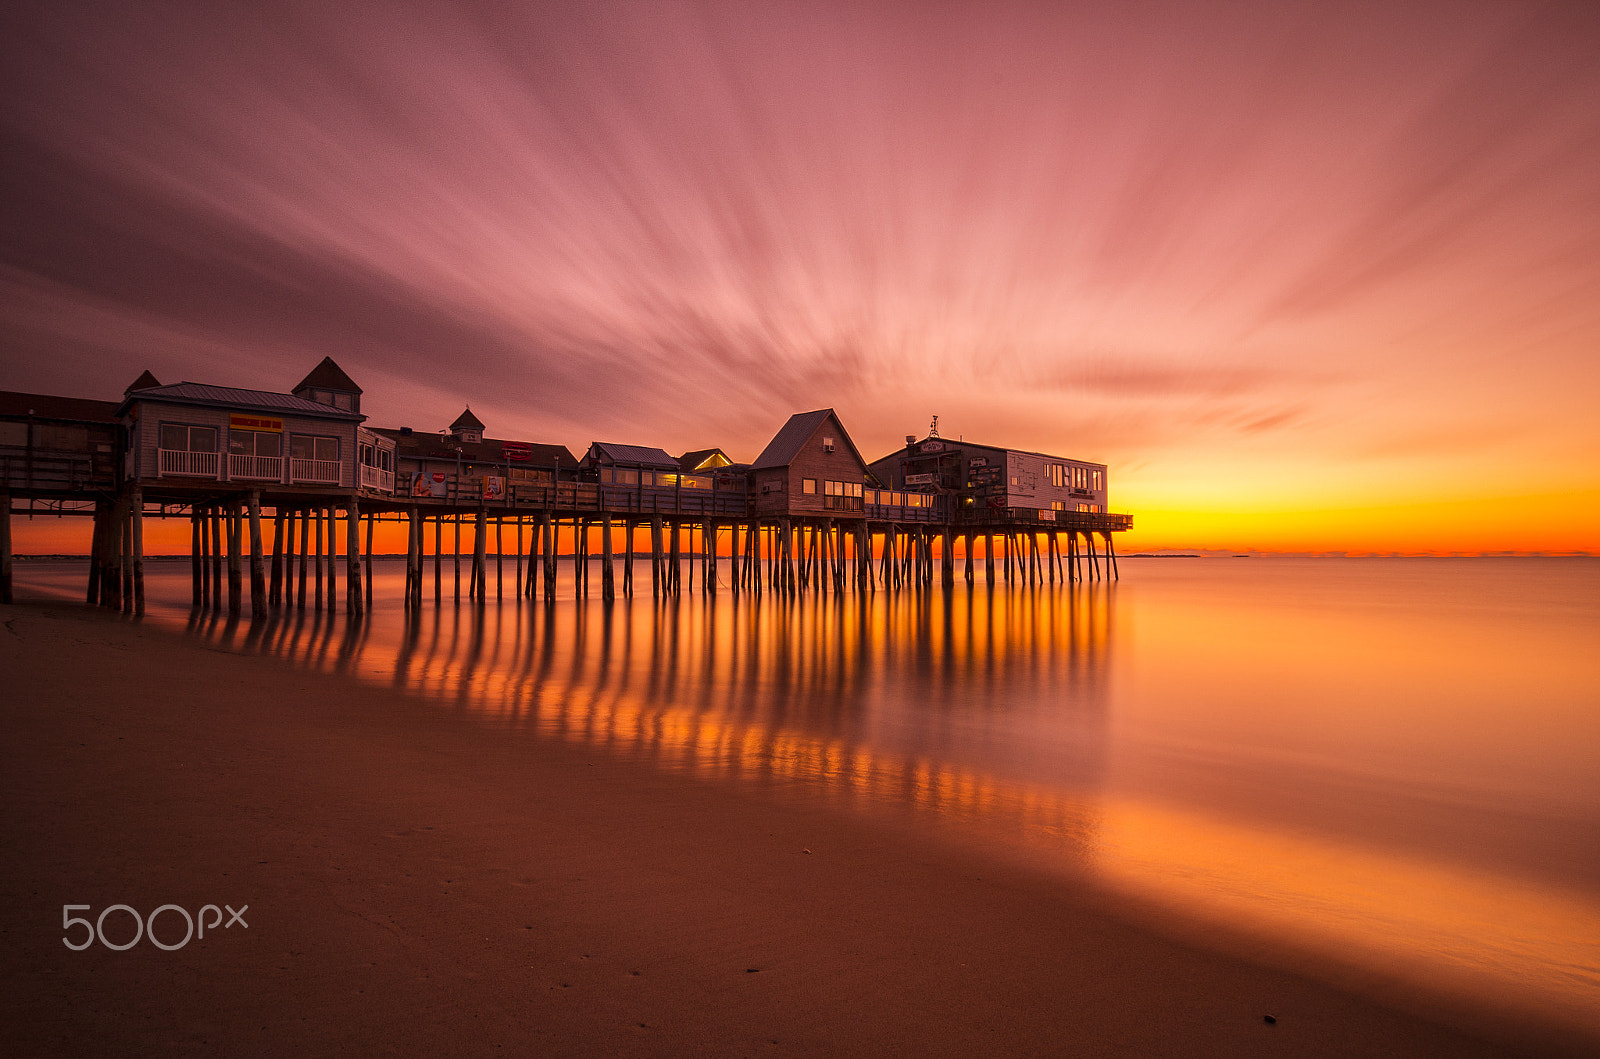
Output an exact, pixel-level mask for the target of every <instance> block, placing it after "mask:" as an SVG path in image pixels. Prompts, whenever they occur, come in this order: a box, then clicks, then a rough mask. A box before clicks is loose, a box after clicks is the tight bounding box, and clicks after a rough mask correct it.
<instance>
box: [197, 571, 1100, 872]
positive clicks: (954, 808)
mask: <svg viewBox="0 0 1600 1059" xmlns="http://www.w3.org/2000/svg"><path fill="white" fill-rule="evenodd" d="M1115 593H1116V585H1115V584H1114V583H1091V584H1073V585H1054V586H1039V587H1036V588H1025V589H1012V590H1005V589H994V588H987V587H984V586H977V587H972V588H969V587H966V586H961V587H958V588H954V589H938V588H935V589H931V590H928V589H924V590H920V591H917V590H911V591H901V592H878V593H875V594H871V593H869V594H867V595H865V596H862V595H858V594H853V593H847V594H844V595H831V594H830V595H820V596H819V595H814V594H811V595H801V596H796V597H788V596H772V595H766V596H762V597H760V598H751V597H749V596H745V597H741V598H734V597H732V596H726V595H725V596H721V597H709V598H707V597H668V598H667V599H665V600H660V601H657V600H651V599H644V600H638V599H632V600H630V599H622V600H617V601H615V602H610V603H607V602H602V601H599V600H591V601H587V602H582V601H568V600H563V601H560V602H558V603H555V604H546V603H544V602H543V601H539V602H534V603H527V602H517V601H511V602H507V603H505V604H503V605H499V606H496V605H488V606H475V605H471V604H463V605H461V606H456V607H452V606H448V605H447V606H444V607H439V608H416V609H413V610H411V611H410V612H408V613H404V614H399V613H396V611H395V610H394V609H391V610H389V611H384V610H382V609H380V610H379V611H378V612H377V613H375V614H374V615H372V616H370V617H369V618H368V619H366V620H354V621H353V620H349V619H347V618H346V617H345V616H344V615H342V614H337V615H336V614H327V613H323V612H315V611H312V612H288V613H285V614H283V615H281V616H272V617H269V618H267V619H265V620H263V621H259V622H257V623H255V624H251V623H249V622H247V621H246V622H240V621H238V620H230V619H228V618H226V617H225V616H222V615H219V614H217V613H215V612H197V613H196V614H195V615H193V616H191V618H190V621H189V628H190V631H191V632H193V633H194V634H195V635H198V636H201V637H203V638H204V639H206V640H207V641H209V642H212V643H214V644H216V645H218V646H223V647H226V648H229V649H234V650H243V651H250V652H259V653H263V654H270V655H274V656H277V657H281V658H284V659H285V660H288V661H291V662H294V663H295V664H298V665H303V666H307V667H310V668H314V669H319V670H323V671H328V672H343V673H350V674H353V675H356V676H358V677H361V678H363V679H368V680H383V681H385V682H386V683H387V684H388V685H389V686H391V687H393V688H394V689H395V690H396V691H400V692H404V693H407V694H412V695H417V696H421V697H423V698H425V699H427V700H429V701H432V702H435V703H437V704H439V705H441V706H445V707H448V708H451V709H455V710H459V711H461V712H463V713H468V714H472V715H475V716H477V717H479V718H481V719H483V720H485V721H488V722H490V723H495V724H501V725H505V726H507V727H511V728H518V729H526V730H531V731H534V732H537V733H539V734H541V735H545V736H549V737H554V738H559V739H562V740H566V741H569V742H574V743H579V744H583V745H587V746H592V747H595V748H596V749H600V750H604V751H606V752H608V753H613V754H619V755H625V756H627V757H629V758H630V759H634V760H638V761H640V762H643V763H646V764H650V765H652V766H655V767H659V768H664V769H668V770H673V771H683V772H688V773H691V774H694V775H697V776H701V777H705V778H717V779H720V780H724V781H732V782H737V783H754V784H761V785H763V786H767V787H784V786H791V785H800V786H802V787H803V788H804V790H805V792H806V795H807V796H808V797H812V798H815V797H817V796H819V795H820V796H821V797H822V798H824V799H826V800H830V801H835V802H839V803H845V804H849V805H853V806H856V807H860V808H866V809H871V810H874V811H880V812H882V811H912V812H916V813H918V814H919V815H921V814H926V813H929V812H931V813H932V814H934V815H936V816H938V817H939V818H941V820H942V821H944V822H947V823H949V822H956V821H968V822H976V821H979V820H981V821H982V823H983V826H984V827H985V829H987V830H990V831H993V830H994V829H996V828H998V829H1000V830H1011V829H1017V828H1020V829H1023V830H1026V831H1028V832H1030V833H1034V834H1035V835H1036V836H1037V835H1044V836H1064V837H1067V838H1069V839H1072V840H1074V841H1073V842H1072V843H1071V844H1072V845H1073V846H1078V843H1079V842H1080V841H1081V840H1082V839H1083V838H1084V836H1085V835H1086V834H1087V831H1088V829H1089V828H1090V822H1091V820H1092V818H1093V810H1092V809H1091V808H1090V806H1091V805H1092V795H1093V794H1094V792H1095V791H1096V790H1097V789H1098V787H1099V785H1100V782H1101V778H1102V775H1103V773H1104V768H1105V756H1106V755H1105V743H1104V740H1105V729H1106V722H1107V713H1108V703H1109V701H1110V699H1109V692H1108V688H1107V683H1108V673H1109V670H1110V658H1111V653H1112V650H1113V645H1114V641H1115V636H1114V625H1115V614H1116V610H1115ZM1019 743H1022V744H1024V745H1030V744H1031V745H1033V746H1035V747H1036V753H1034V754H1033V755H1032V756H1030V755H1029V754H1028V753H1026V752H1024V753H1022V754H1020V755H1019V753H1018V751H1017V746H1018V744H1019ZM1077 852H1079V853H1080V854H1081V853H1083V849H1082V848H1081V847H1079V848H1078V849H1077Z"/></svg>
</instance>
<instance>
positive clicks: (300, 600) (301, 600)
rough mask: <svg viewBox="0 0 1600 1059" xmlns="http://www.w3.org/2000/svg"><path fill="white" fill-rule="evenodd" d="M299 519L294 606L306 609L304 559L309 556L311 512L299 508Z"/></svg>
mask: <svg viewBox="0 0 1600 1059" xmlns="http://www.w3.org/2000/svg"><path fill="white" fill-rule="evenodd" d="M297 514H298V516H299V520H300V570H299V573H298V574H297V575H296V580H297V582H298V585H297V588H296V592H295V607H296V609H298V610H305V609H306V560H307V559H308V558H309V557H310V555H311V553H310V551H309V550H308V549H309V548H310V541H311V512H310V511H309V510H307V509H306V508H301V509H300V510H299V512H297Z"/></svg>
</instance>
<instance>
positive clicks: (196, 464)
mask: <svg viewBox="0 0 1600 1059" xmlns="http://www.w3.org/2000/svg"><path fill="white" fill-rule="evenodd" d="M156 456H157V466H158V467H159V468H160V473H161V476H162V477H163V478H164V477H166V476H167V475H169V474H174V475H177V474H183V475H193V476H195V477H197V478H215V477H216V476H217V471H218V469H219V467H220V466H221V461H220V460H219V459H218V458H217V457H218V454H217V453H215V452H183V451H181V450H179V449H157V450H156Z"/></svg>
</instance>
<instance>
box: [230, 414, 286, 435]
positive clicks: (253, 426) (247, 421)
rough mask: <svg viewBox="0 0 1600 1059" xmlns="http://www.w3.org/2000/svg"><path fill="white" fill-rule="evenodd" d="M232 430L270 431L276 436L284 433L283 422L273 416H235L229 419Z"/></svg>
mask: <svg viewBox="0 0 1600 1059" xmlns="http://www.w3.org/2000/svg"><path fill="white" fill-rule="evenodd" d="M228 429H230V430H270V431H272V432H273V433H275V434H282V433H283V420H281V419H274V418H273V417H271V416H234V415H231V416H229V417H228Z"/></svg>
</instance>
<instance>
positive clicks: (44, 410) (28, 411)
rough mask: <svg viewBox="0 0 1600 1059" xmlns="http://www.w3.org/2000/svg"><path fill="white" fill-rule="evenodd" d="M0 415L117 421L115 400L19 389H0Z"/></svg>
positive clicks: (18, 417) (21, 417)
mask: <svg viewBox="0 0 1600 1059" xmlns="http://www.w3.org/2000/svg"><path fill="white" fill-rule="evenodd" d="M0 417H4V418H6V419H26V418H30V417H31V418H34V419H70V420H74V421H76V422H79V423H114V422H116V420H117V403H116V402H115V401H91V400H89V399H88V398H85V397H53V396H51V395H50V394H44V393H17V392H15V391H12V390H0Z"/></svg>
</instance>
